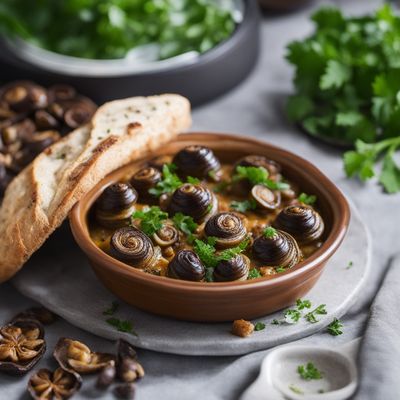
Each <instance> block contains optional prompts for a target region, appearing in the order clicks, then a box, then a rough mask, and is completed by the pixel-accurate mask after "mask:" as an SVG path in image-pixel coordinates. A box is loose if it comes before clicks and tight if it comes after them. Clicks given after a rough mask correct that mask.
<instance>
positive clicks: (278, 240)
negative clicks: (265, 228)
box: [252, 230, 301, 268]
mask: <svg viewBox="0 0 400 400" xmlns="http://www.w3.org/2000/svg"><path fill="white" fill-rule="evenodd" d="M252 250H253V256H254V257H255V258H256V259H257V260H258V261H260V262H261V263H263V264H264V265H266V266H271V267H283V268H292V267H293V266H295V265H296V264H297V263H298V262H299V261H300V260H301V251H300V249H299V246H298V245H297V243H296V240H295V239H294V238H293V237H292V236H290V235H289V234H288V233H286V232H283V231H280V230H277V231H276V234H275V235H274V236H272V237H266V236H265V235H262V236H259V237H258V238H257V239H256V240H254V243H253V248H252Z"/></svg>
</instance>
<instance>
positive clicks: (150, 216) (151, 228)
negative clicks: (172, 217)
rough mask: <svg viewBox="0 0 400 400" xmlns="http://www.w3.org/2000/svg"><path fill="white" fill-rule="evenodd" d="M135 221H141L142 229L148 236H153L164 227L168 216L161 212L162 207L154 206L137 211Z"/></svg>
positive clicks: (134, 214)
mask: <svg viewBox="0 0 400 400" xmlns="http://www.w3.org/2000/svg"><path fill="white" fill-rule="evenodd" d="M132 218H133V219H139V220H140V229H141V230H142V231H143V232H144V233H145V234H146V235H148V236H151V235H153V234H154V233H156V232H157V231H158V230H160V229H161V228H162V226H163V221H164V220H166V219H167V218H168V214H167V213H166V212H164V211H161V209H160V207H158V206H152V207H150V208H149V209H147V210H142V211H135V212H134V213H133V215H132Z"/></svg>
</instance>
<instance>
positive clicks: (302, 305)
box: [296, 299, 311, 310]
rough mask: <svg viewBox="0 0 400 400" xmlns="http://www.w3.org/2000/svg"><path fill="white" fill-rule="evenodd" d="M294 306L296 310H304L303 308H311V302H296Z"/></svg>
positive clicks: (299, 300) (298, 300)
mask: <svg viewBox="0 0 400 400" xmlns="http://www.w3.org/2000/svg"><path fill="white" fill-rule="evenodd" d="M296 306H297V309H298V310H304V309H305V308H311V301H310V300H302V299H297V300H296Z"/></svg>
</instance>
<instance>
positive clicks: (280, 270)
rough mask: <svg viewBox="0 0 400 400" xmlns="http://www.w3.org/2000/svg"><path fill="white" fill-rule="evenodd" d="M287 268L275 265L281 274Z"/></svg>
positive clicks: (276, 270)
mask: <svg viewBox="0 0 400 400" xmlns="http://www.w3.org/2000/svg"><path fill="white" fill-rule="evenodd" d="M285 271H286V268H285V267H275V272H277V273H278V274H281V273H282V272H285Z"/></svg>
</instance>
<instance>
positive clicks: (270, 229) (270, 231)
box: [264, 226, 277, 239]
mask: <svg viewBox="0 0 400 400" xmlns="http://www.w3.org/2000/svg"><path fill="white" fill-rule="evenodd" d="M276 234H277V231H276V229H275V228H274V227H272V226H268V227H266V228H265V229H264V236H265V237H266V238H268V239H271V238H273V237H274V236H275V235H276Z"/></svg>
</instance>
